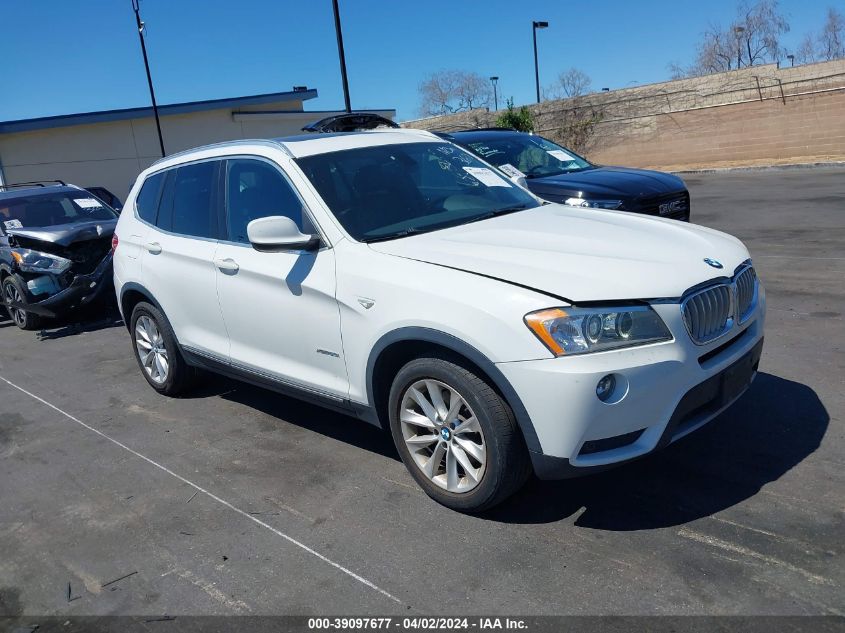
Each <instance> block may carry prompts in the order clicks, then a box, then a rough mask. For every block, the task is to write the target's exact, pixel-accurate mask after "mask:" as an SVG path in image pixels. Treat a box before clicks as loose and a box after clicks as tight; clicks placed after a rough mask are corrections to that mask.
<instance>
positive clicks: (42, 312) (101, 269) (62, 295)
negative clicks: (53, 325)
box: [21, 253, 112, 318]
mask: <svg viewBox="0 0 845 633" xmlns="http://www.w3.org/2000/svg"><path fill="white" fill-rule="evenodd" d="M111 278H112V255H111V253H109V254H108V255H106V256H105V257H104V258H103V259H102V260H100V263H99V264H97V268H95V269H94V271H93V272H91V273H88V274H87V275H77V276H76V277H74V278H73V280H72V281H71V282H70V284H69V285H68V286H67V287H66V288H63V289H62V290H60V291H59V292H57V293H56V294H54V295H51V296H49V297H47V298H46V299H43V300H41V301H31V302H30V304H29V305H28V306H21V307H22V308H23V309H24V310H26V311H28V312H32V313H33V314H36V315H38V316H44V317H50V318H54V317H56V316H58V315H59V314H61V313H64V312H67V311H68V310H72V309H74V308H78V307H80V306H84V305H87V304H89V303H91V302H92V301H94V299H96V298H97V297H98V296H99V295H100V293H101V292H102V290H103V288H104V287H105V286H108V285H109V281H111ZM32 299H33V297H30V300H32Z"/></svg>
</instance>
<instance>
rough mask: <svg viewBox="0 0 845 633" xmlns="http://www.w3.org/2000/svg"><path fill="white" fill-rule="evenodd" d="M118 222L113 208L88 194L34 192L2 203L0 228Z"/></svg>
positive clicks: (79, 192)
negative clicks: (0, 226) (102, 221)
mask: <svg viewBox="0 0 845 633" xmlns="http://www.w3.org/2000/svg"><path fill="white" fill-rule="evenodd" d="M116 219H117V214H116V213H115V212H114V211H113V210H112V209H111V207H109V206H108V205H107V204H106V203H105V202H103V201H102V200H98V199H97V198H94V197H92V196H91V194H90V193H88V192H87V191H78V192H77V191H62V192H51V193H34V194H29V195H25V196H15V197H14V198H7V199H5V200H0V225H2V227H3V228H4V229H21V228H23V229H30V228H44V227H48V226H55V225H58V224H73V223H75V222H86V221H97V220H116Z"/></svg>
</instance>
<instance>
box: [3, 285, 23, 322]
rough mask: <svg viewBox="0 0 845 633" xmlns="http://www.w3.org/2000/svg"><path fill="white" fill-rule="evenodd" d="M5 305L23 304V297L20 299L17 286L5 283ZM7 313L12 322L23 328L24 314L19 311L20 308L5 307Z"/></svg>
mask: <svg viewBox="0 0 845 633" xmlns="http://www.w3.org/2000/svg"><path fill="white" fill-rule="evenodd" d="M5 294H6V303H9V304H12V303H23V297H21V293H20V291H18V288H17V286H15V284H13V283H7V284H6V289H5ZM7 309H8V311H9V316H10V317H11V318H12V320H13V321H14V322H15V323H16V324H17V325H18V326H19V327H23V326H24V325H25V324H26V312H24V311H23V310H21V309H20V308H13V307H12V306H11V305H9V306H7Z"/></svg>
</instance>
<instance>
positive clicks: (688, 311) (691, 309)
mask: <svg viewBox="0 0 845 633" xmlns="http://www.w3.org/2000/svg"><path fill="white" fill-rule="evenodd" d="M758 286H759V284H758V282H757V275H756V273H755V272H754V267H753V266H752V265H751V263H750V262H747V263H744V264H742V265H741V266H740V267H739V268H738V269H737V271H736V273H735V274H734V276H733V278H731V279H730V280H729V281H722V282H718V283H715V284H712V285H710V286H706V287H704V288H701V289H699V290H696V291H695V292H693V293H691V294H689V295H687V296H685V297H684V299H683V300H682V301H681V316H682V317H683V321H684V326H685V327H686V329H687V333H688V334H689V336H690V338H691V339H692V341H693V343H695V344H696V345H707V344H709V343H712V342H713V341H715V340H717V339H720V338H721V337H723V336H725V335H726V334H728V333H729V332H730V331H731V330H733V328H734V326H735V325H741V324H743V323H745V322H746V321H748V319H749V318H750V317H751V315H752V314H753V313H754V309H755V308H756V307H757V298H758Z"/></svg>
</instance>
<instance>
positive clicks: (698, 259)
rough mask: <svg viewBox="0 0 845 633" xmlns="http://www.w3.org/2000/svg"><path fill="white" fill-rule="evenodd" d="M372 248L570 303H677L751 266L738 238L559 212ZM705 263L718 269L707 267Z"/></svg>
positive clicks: (641, 219)
mask: <svg viewBox="0 0 845 633" xmlns="http://www.w3.org/2000/svg"><path fill="white" fill-rule="evenodd" d="M370 248H372V249H373V250H375V251H378V252H380V253H385V254H389V255H395V256H397V257H405V258H409V259H414V260H418V261H421V262H428V263H431V264H437V265H441V266H448V267H450V268H455V269H459V270H464V271H467V272H471V273H476V274H479V275H485V276H488V277H494V278H498V279H502V280H504V281H507V282H511V283H515V284H518V285H522V286H526V287H529V288H532V289H535V290H539V291H541V292H545V293H547V294H551V295H554V296H557V297H560V298H562V299H565V300H567V301H570V302H573V303H580V302H587V301H618V300H624V299H656V298H675V297H680V296H681V295H682V294H684V292H685V291H686V290H688V289H689V288H691V287H693V286H696V285H698V284H700V283H702V282H705V281H708V280H711V279H715V278H719V277H725V276H731V275H732V274H733V271H734V270H735V269H736V267H737V266H739V265H740V264H741V263H742V262H744V261H745V260H746V259H748V258H749V255H748V251H747V249H746V248H745V246H744V245H743V244H742V242H740V241H739V240H738V239H736V238H735V237H732V236H730V235H727V234H725V233H721V232H719V231H714V230H712V229H708V228H705V227H701V226H696V225H691V224H687V223H685V222H677V221H675V220H664V219H659V218H651V217H647V216H641V215H636V214H630V213H624V212H617V211H600V210H595V209H582V208H575V207H568V206H564V205H559V204H547V205H543V206H540V207H537V208H534V209H529V210H526V211H522V212H517V213H513V214H510V215H505V216H500V217H498V218H492V219H489V220H484V221H480V222H473V223H470V224H465V225H462V226H457V227H452V228H448V229H443V230H439V231H432V232H431V233H423V234H420V235H412V236H409V237H405V238H400V239H396V240H390V241H385V242H377V243H373V244H370ZM705 258H709V259H714V260H717V261H718V262H721V264H722V265H723V268H722V269H716V268H713V267H711V266H710V265H709V264H707V263H706V262H705V261H704V259H705Z"/></svg>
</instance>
